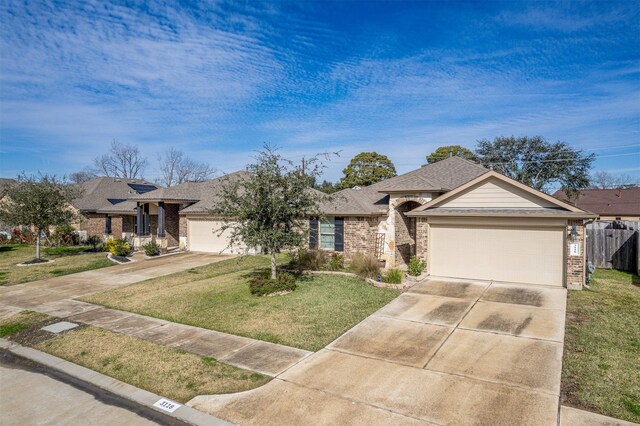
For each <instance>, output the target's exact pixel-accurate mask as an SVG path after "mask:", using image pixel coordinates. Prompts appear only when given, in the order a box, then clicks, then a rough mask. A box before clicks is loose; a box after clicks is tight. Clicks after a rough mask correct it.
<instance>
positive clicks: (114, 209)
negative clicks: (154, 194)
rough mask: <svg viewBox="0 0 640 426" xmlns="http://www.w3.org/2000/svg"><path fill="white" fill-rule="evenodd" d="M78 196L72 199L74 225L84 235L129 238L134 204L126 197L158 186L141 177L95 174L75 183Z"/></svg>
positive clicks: (131, 232) (132, 229)
mask: <svg viewBox="0 0 640 426" xmlns="http://www.w3.org/2000/svg"><path fill="white" fill-rule="evenodd" d="M79 186H80V187H81V189H82V196H81V197H80V198H78V199H75V200H73V202H72V205H73V207H74V208H76V209H77V211H78V213H79V218H78V221H77V223H75V224H74V225H75V228H76V229H77V230H78V231H80V232H86V236H91V235H99V236H105V237H108V236H113V237H115V238H121V237H131V236H133V234H134V229H135V225H136V210H135V209H136V203H135V202H133V201H129V200H128V198H129V197H132V196H134V195H138V194H144V193H145V192H149V191H152V190H155V189H157V188H158V185H155V184H153V183H150V182H147V181H145V180H143V179H127V178H113V177H97V178H94V179H91V180H88V181H86V182H84V183H82V184H80V185H79Z"/></svg>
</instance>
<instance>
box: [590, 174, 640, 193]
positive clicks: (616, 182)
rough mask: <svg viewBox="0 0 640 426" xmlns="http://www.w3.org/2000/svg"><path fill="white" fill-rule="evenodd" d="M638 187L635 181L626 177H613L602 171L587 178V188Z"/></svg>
mask: <svg viewBox="0 0 640 426" xmlns="http://www.w3.org/2000/svg"><path fill="white" fill-rule="evenodd" d="M634 186H638V182H637V180H636V179H633V178H632V177H631V176H626V175H613V174H611V173H609V172H606V171H604V170H599V171H597V172H595V173H594V174H593V175H592V176H591V177H590V178H589V187H590V188H594V189H621V188H631V187H634Z"/></svg>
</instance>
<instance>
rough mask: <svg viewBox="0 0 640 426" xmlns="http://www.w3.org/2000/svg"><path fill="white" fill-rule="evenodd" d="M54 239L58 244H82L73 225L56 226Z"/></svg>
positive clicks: (67, 245)
mask: <svg viewBox="0 0 640 426" xmlns="http://www.w3.org/2000/svg"><path fill="white" fill-rule="evenodd" d="M52 239H53V240H55V242H56V245H57V246H66V247H69V246H75V245H78V244H80V237H79V235H78V233H77V232H76V230H75V229H74V228H73V226H71V225H64V226H56V229H55V231H53V235H52Z"/></svg>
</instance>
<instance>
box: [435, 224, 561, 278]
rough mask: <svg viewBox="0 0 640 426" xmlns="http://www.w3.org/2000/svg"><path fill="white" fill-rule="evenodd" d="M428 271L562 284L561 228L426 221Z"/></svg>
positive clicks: (446, 274)
mask: <svg viewBox="0 0 640 426" xmlns="http://www.w3.org/2000/svg"><path fill="white" fill-rule="evenodd" d="M430 241H431V250H430V253H431V260H430V264H431V274H432V275H438V276H448V277H457V278H471V279H473V278H475V279H483V280H495V281H509V282H522V283H531V284H546V285H557V286H562V284H563V271H564V267H563V266H564V265H563V258H564V256H563V247H564V229H562V228H527V227H522V226H510V227H506V226H505V227H496V226H482V225H471V226H462V225H460V226H456V225H432V226H431V234H430Z"/></svg>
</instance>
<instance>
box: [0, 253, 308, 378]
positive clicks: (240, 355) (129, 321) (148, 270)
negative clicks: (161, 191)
mask: <svg viewBox="0 0 640 426" xmlns="http://www.w3.org/2000/svg"><path fill="white" fill-rule="evenodd" d="M229 258H230V257H229V256H218V255H210V254H200V253H183V254H176V255H171V256H166V257H160V258H153V259H146V260H142V261H138V262H135V263H132V264H125V265H118V266H113V267H109V268H104V269H100V270H95V271H87V272H81V273H78V274H73V275H68V276H63V277H56V278H50V279H47V280H42V281H34V282H31V283H25V284H19V285H15V286H11V287H0V318H2V317H5V316H10V315H13V314H16V313H18V312H20V311H21V310H23V309H30V310H33V311H36V312H41V313H45V314H48V315H52V316H56V317H59V318H66V319H68V320H69V321H75V322H79V323H84V324H89V325H92V326H95V327H100V328H104V329H107V330H111V331H115V332H118V333H122V334H127V335H130V336H133V337H138V338H141V339H145V340H149V341H152V342H154V343H158V344H161V345H165V346H169V347H172V348H178V349H182V350H184V351H187V352H192V353H195V354H198V355H202V356H211V357H214V358H216V359H217V360H218V361H221V362H224V363H226V364H230V365H234V366H236V367H240V368H244V369H248V370H252V371H256V372H258V373H262V374H266V375H268V376H272V377H273V376H277V375H278V374H280V373H281V372H283V371H285V370H286V369H288V368H289V367H291V366H293V365H295V364H297V363H298V362H299V361H300V360H302V359H304V358H306V357H307V356H309V355H310V354H311V352H309V351H305V350H302V349H297V348H292V347H289V346H284V345H277V344H274V343H268V342H263V341H259V340H255V339H250V338H246V337H240V336H235V335H231V334H226V333H220V332H217V331H212V330H206V329H203V328H198V327H192V326H188V325H183V324H176V323H171V322H169V321H164V320H160V319H157V318H152V317H146V316H143V315H137V314H132V313H130V312H124V311H118V310H114V309H107V308H103V307H100V306H98V305H93V304H91V303H85V302H81V301H78V300H74V298H78V297H83V296H87V295H90V294H93V293H97V292H101V291H106V290H110V289H113V288H117V287H122V286H125V285H129V284H132V283H136V282H139V281H144V280H147V279H151V278H156V277H160V276H163V275H167V274H171V273H175V272H180V271H184V270H187V269H191V268H194V267H197V266H202V265H206V264H209V263H213V262H218V261H221V260H225V259H229Z"/></svg>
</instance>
